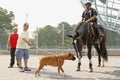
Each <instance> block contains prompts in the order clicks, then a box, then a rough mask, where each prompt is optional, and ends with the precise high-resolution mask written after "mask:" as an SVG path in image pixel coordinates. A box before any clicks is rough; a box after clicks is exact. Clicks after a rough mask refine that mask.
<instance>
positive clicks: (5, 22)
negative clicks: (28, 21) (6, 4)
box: [0, 7, 16, 46]
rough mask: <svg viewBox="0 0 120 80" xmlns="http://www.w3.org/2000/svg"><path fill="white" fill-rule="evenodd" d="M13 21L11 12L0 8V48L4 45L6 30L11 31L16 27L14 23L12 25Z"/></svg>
mask: <svg viewBox="0 0 120 80" xmlns="http://www.w3.org/2000/svg"><path fill="white" fill-rule="evenodd" d="M13 20H14V14H13V12H12V11H7V10H6V9H3V8H1V7H0V46H1V45H6V42H7V37H8V33H7V32H6V30H11V29H12V28H13V27H14V26H16V24H15V23H12V21H13Z"/></svg>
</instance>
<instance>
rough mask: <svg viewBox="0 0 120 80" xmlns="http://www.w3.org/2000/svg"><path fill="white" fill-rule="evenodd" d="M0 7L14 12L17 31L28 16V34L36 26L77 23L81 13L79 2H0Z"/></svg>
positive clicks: (19, 0) (67, 0) (61, 0)
mask: <svg viewBox="0 0 120 80" xmlns="http://www.w3.org/2000/svg"><path fill="white" fill-rule="evenodd" d="M0 7H3V8H5V9H7V10H9V11H13V12H14V14H15V21H14V22H15V23H17V24H18V27H19V30H20V28H21V27H22V25H23V23H24V22H26V14H28V23H29V24H30V32H32V31H33V30H35V28H36V27H37V26H39V27H42V26H45V25H48V24H49V25H53V26H56V25H57V24H58V23H60V22H61V21H65V22H68V23H70V24H74V23H78V22H79V21H80V19H81V14H82V11H83V8H82V6H81V4H80V0H0Z"/></svg>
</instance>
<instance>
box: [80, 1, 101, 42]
mask: <svg viewBox="0 0 120 80" xmlns="http://www.w3.org/2000/svg"><path fill="white" fill-rule="evenodd" d="M91 5H92V4H91V2H86V3H85V7H86V9H85V11H84V12H83V14H82V22H89V23H92V26H93V29H94V31H95V34H96V36H95V42H96V43H98V42H99V40H100V38H99V29H98V26H97V11H96V10H95V9H93V8H91Z"/></svg>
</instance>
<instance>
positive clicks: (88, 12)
mask: <svg viewBox="0 0 120 80" xmlns="http://www.w3.org/2000/svg"><path fill="white" fill-rule="evenodd" d="M94 15H96V16H97V12H96V10H95V9H93V8H90V9H86V10H85V11H84V12H83V14H82V17H83V18H85V21H86V20H88V19H90V18H91V17H93V16H94ZM91 22H96V23H97V18H95V19H94V20H93V21H91Z"/></svg>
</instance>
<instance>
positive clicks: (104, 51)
mask: <svg viewBox="0 0 120 80" xmlns="http://www.w3.org/2000/svg"><path fill="white" fill-rule="evenodd" d="M105 43H106V32H105V31H104V37H103V39H102V41H101V43H100V50H101V56H102V57H103V59H104V60H106V61H107V60H108V54H107V49H106V44H105Z"/></svg>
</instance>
